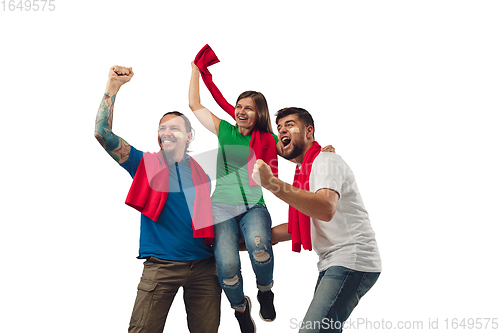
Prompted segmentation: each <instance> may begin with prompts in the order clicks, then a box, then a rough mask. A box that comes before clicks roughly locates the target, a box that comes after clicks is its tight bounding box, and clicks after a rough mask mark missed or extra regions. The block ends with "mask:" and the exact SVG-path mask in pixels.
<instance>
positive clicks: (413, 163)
mask: <svg viewBox="0 0 500 333" xmlns="http://www.w3.org/2000/svg"><path fill="white" fill-rule="evenodd" d="M17 2H19V1H16V2H15V3H17ZM9 3H10V2H8V1H7V0H6V1H5V2H2V4H0V6H3V7H1V8H0V36H1V39H0V46H1V51H2V52H0V60H1V61H0V64H1V72H0V94H1V95H0V110H1V111H2V121H1V131H0V135H1V139H2V142H3V145H2V146H3V149H4V153H3V157H2V163H1V174H2V177H3V179H2V182H1V184H2V194H3V195H2V198H3V199H2V200H1V207H2V212H3V213H2V219H1V221H2V222H1V225H0V226H1V229H0V237H1V238H0V248H1V251H2V253H3V257H4V258H3V262H2V274H1V276H0V283H1V286H2V287H3V292H2V297H1V298H0V300H1V301H0V302H1V304H2V307H3V309H4V310H3V311H2V314H1V315H0V318H1V319H2V322H3V324H2V331H5V332H35V331H42V332H49V331H50V332H72V333H77V332H89V331H92V332H124V331H126V330H127V327H128V322H129V319H130V314H131V311H132V307H133V303H134V299H135V294H136V287H137V284H138V282H139V278H140V275H141V272H142V261H140V260H137V259H135V257H136V256H137V252H138V238H139V214H138V213H137V212H136V211H134V210H133V209H132V208H130V207H128V206H126V205H125V204H124V200H125V197H126V194H127V191H128V188H129V186H130V183H131V179H130V177H129V175H128V174H127V173H126V171H124V170H122V169H121V168H120V167H119V166H118V165H117V164H116V163H115V162H114V161H113V160H112V159H111V158H110V157H109V156H108V155H107V154H106V153H105V151H104V150H103V149H102V148H101V147H100V145H99V144H98V142H97V141H96V140H95V139H94V137H93V129H94V121H95V115H96V113H97V109H98V107H99V103H100V101H101V98H102V95H103V93H104V88H105V85H106V80H107V73H108V70H109V68H110V67H111V66H112V65H115V64H116V65H123V66H132V67H133V69H134V72H135V76H134V77H133V79H132V80H131V82H129V83H127V84H126V85H125V86H123V87H122V89H121V90H120V92H119V94H118V96H117V100H116V104H115V112H114V125H113V130H114V132H115V133H116V134H118V135H120V136H121V137H123V138H124V139H125V140H127V141H128V142H129V143H131V144H132V145H134V146H135V147H137V148H138V149H141V150H144V151H156V150H157V149H158V147H157V139H156V138H157V134H156V130H157V124H158V120H159V119H160V117H161V116H162V115H163V114H164V113H165V112H168V111H172V110H178V111H181V112H184V113H186V114H187V116H188V117H189V118H190V119H191V120H192V122H193V126H194V128H195V131H196V137H195V140H194V142H193V144H192V148H193V150H194V151H193V154H197V153H203V152H205V151H207V150H211V149H214V148H216V146H217V141H216V138H215V136H213V135H212V134H211V133H209V132H208V131H206V130H205V129H204V128H202V126H201V124H200V123H199V122H198V121H197V120H196V119H195V118H194V117H193V115H192V114H191V112H190V110H189V107H188V97H187V96H188V86H189V79H190V72H191V66H190V62H191V61H192V60H193V59H194V56H195V55H196V53H197V52H198V51H199V49H201V47H202V46H203V45H205V44H207V43H208V44H209V45H210V46H211V47H212V48H213V49H214V51H215V53H216V54H217V56H218V57H219V59H220V60H221V62H220V63H219V64H216V65H214V66H212V67H211V68H210V70H211V72H212V74H213V76H214V81H215V82H216V83H217V85H218V86H219V88H220V90H221V91H222V92H223V94H224V95H225V96H226V97H227V99H228V100H229V101H230V102H232V103H234V102H235V99H236V97H237V96H238V95H239V93H241V92H242V91H245V90H257V91H261V92H262V93H264V95H265V96H266V98H267V100H268V103H269V107H270V110H271V112H272V113H273V115H274V113H275V112H276V111H277V110H279V109H281V108H283V107H287V106H299V107H303V108H305V109H307V110H309V111H310V112H311V114H312V115H313V117H314V120H315V123H316V139H317V140H318V142H319V143H320V144H322V145H326V144H331V145H333V146H334V147H335V148H336V150H337V153H338V154H340V155H341V156H342V157H343V158H344V159H345V160H346V161H347V163H348V164H349V165H350V166H351V168H352V169H353V171H354V174H355V175H356V178H357V181H358V186H359V188H360V191H361V193H362V196H363V199H364V202H365V205H366V208H367V209H368V211H369V213H370V218H371V221H372V226H373V228H374V230H375V232H376V235H377V240H378V243H379V247H380V251H381V255H382V263H383V272H382V275H381V277H380V279H379V281H378V282H377V283H376V285H375V286H374V288H373V289H372V290H371V291H370V292H369V293H368V294H367V295H366V296H365V298H363V299H362V301H361V302H360V304H359V306H358V307H357V308H356V309H355V310H354V312H353V314H352V315H351V320H352V321H353V322H352V325H351V326H350V327H349V328H347V329H346V330H345V331H346V332H368V331H374V330H377V331H392V330H394V329H396V328H398V327H397V325H400V326H401V327H400V328H399V330H400V331H408V332H416V331H418V332H425V331H429V332H430V331H437V330H438V329H440V330H445V329H446V328H448V329H452V321H453V320H455V322H456V321H457V320H460V321H461V320H462V319H464V320H465V322H464V323H466V322H467V321H469V320H470V319H472V320H477V319H478V318H479V319H480V318H498V317H499V315H498V314H499V313H500V312H499V311H498V310H499V309H500V307H499V301H498V297H499V292H498V288H497V287H496V284H495V281H496V278H497V277H498V267H499V264H498V259H497V256H498V253H499V246H498V240H497V234H498V231H499V227H498V223H499V222H500V220H499V217H498V214H497V211H498V208H497V207H498V199H500V196H499V195H498V192H497V189H498V188H499V187H500V181H499V176H498V170H499V169H500V163H499V158H498V147H497V146H498V143H499V142H500V140H499V139H500V138H499V134H498V120H497V117H496V115H497V114H498V111H499V97H500V96H499V89H500V80H499V77H500V62H499V59H500V44H499V42H498V41H499V37H500V20H498V17H499V15H500V3H498V2H496V1H351V2H339V1H311V2H309V3H307V4H306V2H303V1H301V2H299V1H273V2H271V1H269V2H264V1H253V2H240V1H231V2H229V1H227V2H220V1H212V2H204V1H190V2H178V1H176V2H174V1H148V2H139V1H110V0H106V1H86V2H76V1H62V0H55V1H53V2H52V4H54V5H55V10H53V11H50V10H48V8H46V9H45V10H44V11H42V10H39V11H34V10H31V11H26V10H21V9H20V8H19V7H10V8H9ZM12 8H15V9H13V10H11V9H12ZM25 9H26V8H25ZM201 90H202V96H201V98H202V103H203V104H204V105H205V106H207V107H208V108H209V109H210V110H212V111H213V112H214V113H216V114H217V115H219V116H220V117H223V118H224V119H226V120H229V118H228V117H227V116H225V115H224V114H223V111H222V110H221V109H220V108H219V107H218V106H217V104H216V103H215V102H214V101H213V99H212V98H211V96H210V94H209V93H208V92H207V90H206V89H205V88H204V86H203V84H201ZM279 163H280V166H279V167H280V176H281V178H282V179H284V180H286V181H288V182H291V181H292V178H293V170H294V166H293V165H292V164H291V163H290V162H287V161H285V160H283V159H280V162H279ZM265 199H266V202H267V204H268V207H269V210H270V212H271V216H272V219H273V224H274V225H277V224H280V223H283V222H286V219H287V206H286V205H285V204H283V203H282V202H280V201H279V200H277V199H276V198H275V197H274V196H273V195H272V194H270V193H268V192H265ZM274 252H275V258H276V259H275V288H274V289H273V290H274V293H275V305H276V309H277V313H278V315H277V319H276V321H275V322H273V323H265V322H263V321H261V320H260V319H259V317H258V302H257V300H256V294H257V289H256V288H255V283H254V280H253V279H254V274H253V272H252V270H251V266H250V263H249V260H248V259H247V258H248V257H247V255H246V253H241V256H242V264H243V267H242V271H243V278H244V281H245V292H246V294H248V295H249V296H250V297H251V298H252V300H253V303H254V310H253V317H254V319H255V321H256V323H257V328H258V331H259V332H295V331H297V329H295V326H294V323H297V322H298V321H300V320H302V319H303V316H304V314H305V312H306V310H307V307H308V305H309V302H310V300H311V298H312V294H313V291H314V285H315V283H316V278H317V274H318V273H317V271H316V262H317V256H316V255H315V253H309V252H308V253H305V252H304V251H303V252H302V253H300V254H296V253H292V252H291V245H290V244H289V243H284V244H279V245H277V246H275V247H274ZM497 321H498V319H497ZM356 324H358V325H357V326H356ZM436 324H437V326H436ZM370 325H371V326H370ZM445 325H448V326H445ZM459 328H460V329H464V330H468V328H467V327H459ZM475 328H476V329H475V331H481V332H483V331H484V332H487V331H496V330H492V329H491V328H492V325H491V323H490V326H489V328H488V329H485V328H484V327H483V328H481V329H477V326H475ZM167 331H168V332H187V331H188V330H187V326H186V315H185V310H184V305H183V301H182V291H179V294H178V296H177V298H176V300H175V301H174V304H173V305H172V308H171V312H170V314H169V316H168V319H167V324H166V329H165V332H167ZM219 331H220V332H223V333H225V332H238V326H237V321H236V319H235V318H234V315H233V311H232V310H231V309H230V306H229V302H228V301H227V299H226V298H225V295H223V300H222V321H221V326H220V329H219Z"/></svg>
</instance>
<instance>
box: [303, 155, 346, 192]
mask: <svg viewBox="0 0 500 333" xmlns="http://www.w3.org/2000/svg"><path fill="white" fill-rule="evenodd" d="M339 159H341V158H340V157H339V156H338V155H336V154H335V153H326V152H325V153H320V154H319V155H318V156H317V157H316V159H315V160H314V162H313V165H312V168H311V174H310V176H309V190H310V191H311V192H317V191H318V190H321V189H323V188H327V189H330V190H334V191H335V192H337V193H338V194H339V197H340V196H342V184H343V183H344V180H345V177H344V173H343V172H342V169H341V167H340V166H339Z"/></svg>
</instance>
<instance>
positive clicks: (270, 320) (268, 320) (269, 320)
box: [259, 311, 276, 323]
mask: <svg viewBox="0 0 500 333" xmlns="http://www.w3.org/2000/svg"><path fill="white" fill-rule="evenodd" d="M259 317H260V319H262V320H263V321H267V322H268V323H270V322H272V321H275V320H276V317H274V318H273V319H266V318H264V317H262V314H261V313H260V311H259Z"/></svg>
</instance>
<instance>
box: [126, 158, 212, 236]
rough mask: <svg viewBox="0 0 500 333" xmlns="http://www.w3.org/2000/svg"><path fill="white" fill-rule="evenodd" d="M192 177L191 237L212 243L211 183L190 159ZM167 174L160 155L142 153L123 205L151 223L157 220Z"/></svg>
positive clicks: (161, 206) (164, 201) (166, 189)
mask: <svg viewBox="0 0 500 333" xmlns="http://www.w3.org/2000/svg"><path fill="white" fill-rule="evenodd" d="M190 162H191V177H192V178H193V185H194V187H195V193H196V194H195V199H194V209H193V217H192V221H193V237H195V238H205V241H206V242H207V243H212V241H213V238H214V226H213V224H214V223H213V217H212V202H211V200H210V184H209V182H208V177H207V175H206V173H205V171H203V169H202V168H201V166H200V165H199V164H198V163H197V162H196V161H195V160H194V159H193V158H192V157H191V158H190ZM168 183H169V173H168V164H167V161H166V160H165V159H164V158H163V155H162V153H161V152H158V153H154V154H151V153H145V154H144V156H143V157H142V159H141V161H140V163H139V167H138V168H137V172H136V173H135V176H134V180H133V181H132V186H131V187H130V190H129V192H128V195H127V199H126V200H125V203H126V204H127V205H129V206H131V207H133V208H135V209H137V210H138V211H140V212H141V213H142V214H144V215H145V216H147V217H149V218H150V219H152V220H153V221H155V222H156V221H158V217H159V216H160V213H161V212H162V209H163V206H164V205H165V203H166V202H167V198H168Z"/></svg>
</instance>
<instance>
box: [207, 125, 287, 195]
mask: <svg viewBox="0 0 500 333" xmlns="http://www.w3.org/2000/svg"><path fill="white" fill-rule="evenodd" d="M273 137H274V140H275V142H276V143H277V142H278V137H277V136H276V135H274V134H273ZM251 138H252V136H251V135H243V134H241V133H240V132H239V131H238V127H236V126H235V125H231V124H229V123H228V122H227V121H225V120H221V122H220V124H219V152H218V154H217V184H216V187H215V191H214V193H213V195H212V202H213V203H222V204H226V205H243V204H248V205H255V204H264V197H263V196H262V189H261V187H260V186H259V185H250V181H249V178H248V153H249V149H250V139H251Z"/></svg>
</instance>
